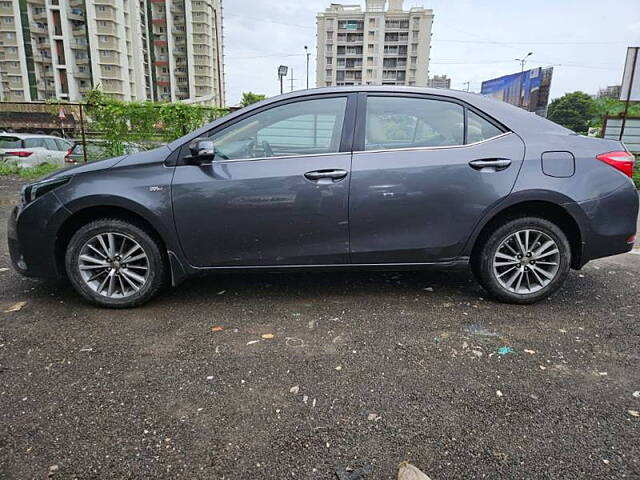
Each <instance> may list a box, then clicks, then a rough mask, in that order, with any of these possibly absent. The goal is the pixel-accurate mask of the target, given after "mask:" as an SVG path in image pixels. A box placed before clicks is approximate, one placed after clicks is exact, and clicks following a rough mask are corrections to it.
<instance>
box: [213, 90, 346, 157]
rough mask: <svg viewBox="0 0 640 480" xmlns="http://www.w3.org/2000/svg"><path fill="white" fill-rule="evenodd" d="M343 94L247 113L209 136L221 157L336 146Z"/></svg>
mask: <svg viewBox="0 0 640 480" xmlns="http://www.w3.org/2000/svg"><path fill="white" fill-rule="evenodd" d="M346 106H347V99H346V97H339V98H323V99H317V100H305V101H301V102H296V103H290V104H287V105H282V106H279V107H274V108H271V109H269V110H266V111H263V112H260V113H256V114H255V115H251V116H249V117H247V118H245V119H244V120H241V121H239V122H238V123H236V124H234V125H231V126H230V127H227V128H225V129H223V130H222V131H219V132H217V133H215V134H214V135H213V136H211V139H212V140H213V142H214V144H215V147H216V152H219V158H220V159H223V160H227V159H229V160H231V159H243V158H247V159H249V158H263V157H267V156H277V157H286V156H299V155H309V154H324V153H334V152H338V151H339V150H340V138H341V135H342V125H343V121H344V114H345V110H346Z"/></svg>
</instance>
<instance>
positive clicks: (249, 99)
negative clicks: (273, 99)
mask: <svg viewBox="0 0 640 480" xmlns="http://www.w3.org/2000/svg"><path fill="white" fill-rule="evenodd" d="M265 98H267V96H266V95H262V94H260V93H253V92H242V101H241V102H240V105H241V106H243V107H248V106H249V105H251V104H252V103H257V102H260V101H262V100H264V99H265Z"/></svg>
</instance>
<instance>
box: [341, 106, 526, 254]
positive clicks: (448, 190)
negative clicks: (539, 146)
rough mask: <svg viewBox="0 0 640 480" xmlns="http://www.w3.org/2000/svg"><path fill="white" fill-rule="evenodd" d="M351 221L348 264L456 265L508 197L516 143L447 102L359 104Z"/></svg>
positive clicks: (519, 145)
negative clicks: (471, 238) (474, 233)
mask: <svg viewBox="0 0 640 480" xmlns="http://www.w3.org/2000/svg"><path fill="white" fill-rule="evenodd" d="M358 112H359V114H358V115H359V116H358V125H357V132H358V133H357V138H356V147H355V148H354V150H356V151H354V154H353V163H352V174H351V175H352V176H351V194H350V201H349V204H350V206H349V218H350V225H351V231H350V234H351V237H350V238H351V261H352V262H353V263H374V264H378V263H430V262H439V261H447V260H450V259H453V258H455V257H456V256H458V255H459V254H460V252H461V249H462V247H463V246H464V244H465V242H466V241H467V239H468V238H469V236H470V234H471V231H472V229H473V227H474V226H475V225H476V224H477V223H478V221H479V220H480V219H481V217H482V216H483V214H484V213H485V212H486V211H487V209H488V208H490V207H491V206H492V205H493V204H495V203H496V202H498V201H499V200H500V199H502V198H503V197H505V196H506V195H508V194H509V192H510V191H511V189H512V187H513V185H514V182H515V180H516V177H517V174H518V171H519V169H520V165H521V163H522V160H523V157H524V144H523V142H522V140H521V139H520V138H519V137H518V136H516V135H515V134H513V133H510V132H508V130H507V129H506V128H504V127H503V126H501V125H499V124H497V123H496V122H495V121H494V120H492V119H490V118H488V117H486V116H485V115H483V114H482V113H481V112H478V111H475V110H473V109H472V108H469V107H468V106H467V105H465V104H463V103H460V102H457V101H455V100H452V99H448V98H446V97H437V96H416V95H394V94H386V95H385V94H370V95H369V96H368V97H367V96H366V95H364V94H363V95H361V100H360V104H359V108H358Z"/></svg>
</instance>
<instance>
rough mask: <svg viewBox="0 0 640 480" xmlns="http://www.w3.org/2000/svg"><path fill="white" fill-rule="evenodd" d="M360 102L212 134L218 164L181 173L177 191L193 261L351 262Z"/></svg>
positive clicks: (263, 117) (297, 104)
mask: <svg viewBox="0 0 640 480" xmlns="http://www.w3.org/2000/svg"><path fill="white" fill-rule="evenodd" d="M350 98H351V100H350ZM351 103H355V97H350V96H349V95H334V96H322V97H318V96H316V97H313V98H312V99H305V100H300V99H297V100H295V101H289V102H288V103H281V104H278V105H276V106H267V107H266V109H262V110H260V111H258V112H257V113H250V114H248V116H246V117H240V119H239V120H237V121H234V122H233V124H231V125H228V126H225V125H223V126H222V127H221V128H218V129H216V130H215V131H212V132H211V133H210V135H209V136H210V138H211V139H212V140H213V141H214V144H215V150H216V155H215V158H214V160H213V162H212V163H211V164H208V165H201V166H194V165H184V164H183V165H179V166H177V167H176V170H175V175H174V179H173V184H172V195H173V205H174V214H175V223H176V227H177V230H178V235H179V238H180V242H181V245H182V248H183V250H184V253H185V255H186V257H187V259H188V261H189V263H190V264H192V265H194V266H198V267H221V266H271V265H274V266H284V265H324V264H344V263H347V262H348V253H349V245H348V241H349V231H348V228H349V226H348V194H349V192H348V189H349V176H350V171H351V153H350V147H351V145H350V137H349V135H345V137H344V138H343V131H350V130H351V129H352V128H353V126H352V125H351V126H350V127H349V129H347V128H345V117H346V112H347V110H348V108H347V107H348V105H349V108H351V107H352V105H351ZM354 106H355V105H354ZM347 137H348V138H347ZM183 150H184V147H183Z"/></svg>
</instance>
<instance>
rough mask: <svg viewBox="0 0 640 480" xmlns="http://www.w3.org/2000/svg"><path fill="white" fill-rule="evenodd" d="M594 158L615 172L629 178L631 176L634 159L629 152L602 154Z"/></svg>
mask: <svg viewBox="0 0 640 480" xmlns="http://www.w3.org/2000/svg"><path fill="white" fill-rule="evenodd" d="M596 158H597V159H598V160H600V161H601V162H604V163H606V164H607V165H611V166H612V167H613V168H615V169H616V170H620V171H621V172H622V173H624V174H625V175H626V176H627V177H629V178H631V177H632V176H633V163H634V161H635V158H634V157H633V155H631V154H630V153H629V152H608V153H602V154H600V155H598V156H597V157H596Z"/></svg>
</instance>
